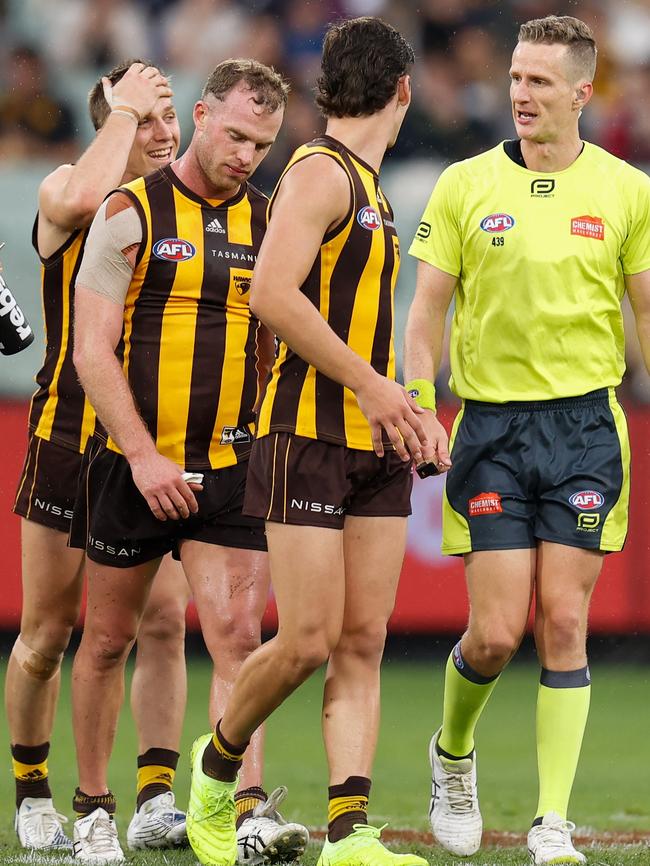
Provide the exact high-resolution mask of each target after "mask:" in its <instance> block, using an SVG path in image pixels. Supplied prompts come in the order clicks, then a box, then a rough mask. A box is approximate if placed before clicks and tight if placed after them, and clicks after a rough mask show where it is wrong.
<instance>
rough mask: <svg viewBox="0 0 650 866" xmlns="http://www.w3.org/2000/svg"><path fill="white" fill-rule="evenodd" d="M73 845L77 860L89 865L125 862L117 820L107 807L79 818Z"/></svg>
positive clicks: (73, 833) (73, 829) (75, 825)
mask: <svg viewBox="0 0 650 866" xmlns="http://www.w3.org/2000/svg"><path fill="white" fill-rule="evenodd" d="M72 846H73V847H72V852H73V856H74V858H75V860H78V861H79V862H80V863H85V864H87V866H108V864H112V863H124V853H123V851H122V849H121V847H120V843H119V840H118V838H117V827H116V826H115V821H114V820H113V818H112V817H111V816H110V815H109V814H108V812H107V811H106V810H105V809H95V811H94V812H91V813H90V815H84V817H83V818H77V820H76V821H75V822H74V826H73V828H72Z"/></svg>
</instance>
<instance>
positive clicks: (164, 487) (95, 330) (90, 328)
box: [74, 193, 201, 520]
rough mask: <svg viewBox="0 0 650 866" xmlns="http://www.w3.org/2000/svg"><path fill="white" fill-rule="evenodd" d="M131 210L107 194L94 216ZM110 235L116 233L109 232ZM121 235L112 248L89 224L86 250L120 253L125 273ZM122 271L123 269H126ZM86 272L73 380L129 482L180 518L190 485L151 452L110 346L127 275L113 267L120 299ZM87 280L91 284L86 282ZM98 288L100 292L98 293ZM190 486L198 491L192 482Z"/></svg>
mask: <svg viewBox="0 0 650 866" xmlns="http://www.w3.org/2000/svg"><path fill="white" fill-rule="evenodd" d="M127 208H131V209H132V207H131V203H130V201H129V199H127V198H126V196H124V195H123V194H121V193H116V194H115V195H113V196H111V198H110V199H109V201H108V204H107V207H106V209H105V210H104V209H103V208H100V210H99V212H98V214H97V217H96V220H110V219H112V218H114V217H116V216H118V215H122V216H123V215H124V212H125V211H126V210H127ZM115 236H118V233H117V232H115ZM128 240H129V238H127V237H125V236H122V237H121V238H120V239H119V244H123V245H124V246H119V248H118V249H117V251H116V249H115V242H116V240H115V237H114V235H111V233H110V232H109V231H107V230H106V229H105V228H104V227H102V226H100V225H97V226H96V225H95V223H93V227H92V228H91V233H90V235H89V237H88V242H87V250H89V249H92V251H93V252H94V253H95V254H96V255H98V256H99V257H101V258H105V259H108V260H114V259H115V255H116V252H117V253H118V254H119V253H121V254H122V255H123V257H124V260H125V262H126V263H128V266H129V267H130V269H131V271H132V269H133V265H134V262H135V257H136V254H137V252H138V249H139V240H138V241H137V242H135V243H128ZM126 270H127V271H128V267H127V268H126ZM90 274H92V271H89V270H87V271H86V272H85V273H84V267H83V265H82V268H81V270H80V278H79V281H78V282H77V285H76V292H75V345H74V364H75V367H76V369H77V373H78V374H79V380H80V381H81V384H82V386H83V388H84V391H85V392H86V395H87V396H88V399H89V400H90V402H91V403H92V405H93V407H94V409H95V411H96V412H97V416H98V417H99V419H100V421H101V422H102V424H103V425H104V426H105V428H106V430H107V432H108V433H109V434H110V436H111V437H112V438H113V439H114V440H115V442H116V443H117V445H118V447H119V448H120V450H121V451H122V453H123V454H124V456H125V457H126V459H127V460H128V462H129V465H130V467H131V472H132V474H133V481H134V482H135V484H136V486H137V488H138V490H139V491H140V493H142V495H143V496H144V498H145V499H146V500H147V503H148V505H149V507H150V508H151V510H152V512H153V513H154V515H155V516H156V517H157V518H158V519H159V520H166V519H167V518H168V517H169V518H171V519H174V520H175V519H178V518H179V517H182V518H186V517H188V516H189V513H190V512H193V513H196V512H197V511H198V504H197V502H196V499H195V497H194V494H193V492H192V489H191V488H190V487H189V486H188V484H187V483H186V482H185V481H184V480H183V478H182V469H181V468H180V467H178V466H177V465H176V464H175V463H173V462H172V461H171V460H169V459H168V458H166V457H163V456H162V455H161V454H159V453H158V451H157V450H156V446H155V443H154V441H153V439H152V437H151V435H150V433H149V431H148V430H147V428H146V427H145V425H144V423H143V421H142V419H141V417H140V414H139V412H138V409H137V407H136V404H135V400H134V398H133V394H132V392H131V389H130V387H129V384H128V382H127V380H126V377H125V376H124V372H123V370H122V366H121V364H120V362H119V361H118V359H117V356H116V355H115V350H116V348H117V345H118V343H119V341H120V337H121V336H122V327H123V320H124V301H123V298H124V297H125V295H126V288H128V282H129V278H128V275H125V274H124V269H123V270H122V272H119V271H118V270H116V272H115V276H114V279H115V283H116V284H118V285H119V284H120V283H121V284H122V285H123V286H124V290H123V293H122V301H121V302H120V297H119V294H118V290H117V289H116V290H115V291H114V294H113V296H110V295H107V294H106V293H105V291H104V290H103V287H102V288H101V289H100V285H99V280H98V281H97V282H95V281H94V280H92V277H91V276H89V275H90ZM91 280H92V282H91ZM100 292H101V293H100ZM196 489H201V488H200V486H198V485H197V488H196Z"/></svg>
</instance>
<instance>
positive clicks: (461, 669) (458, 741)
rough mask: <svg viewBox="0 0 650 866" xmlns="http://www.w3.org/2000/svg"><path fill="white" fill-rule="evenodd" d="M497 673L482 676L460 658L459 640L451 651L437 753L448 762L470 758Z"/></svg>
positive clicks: (446, 672)
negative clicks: (478, 724) (479, 721)
mask: <svg viewBox="0 0 650 866" xmlns="http://www.w3.org/2000/svg"><path fill="white" fill-rule="evenodd" d="M498 678H499V674H495V675H494V676H492V677H484V676H483V675H482V674H479V673H478V671H475V670H474V669H473V668H472V667H471V666H470V665H469V664H468V663H467V662H466V661H465V659H464V658H463V653H462V652H461V648H460V641H458V643H457V644H456V646H455V647H454V648H453V650H452V651H451V653H450V655H449V658H448V659H447V667H446V669H445V697H444V704H443V711H442V731H441V733H440V736H439V737H438V746H439V749H440V752H441V753H442V754H445V755H446V756H447V757H449V758H451V759H459V758H461V757H465V756H468V755H471V753H472V751H473V749H474V730H475V729H476V723H477V722H478V720H479V718H480V715H481V713H482V712H483V708H484V707H485V705H486V704H487V702H488V699H489V697H490V695H491V694H492V691H493V689H494V687H495V685H496V683H497V680H498Z"/></svg>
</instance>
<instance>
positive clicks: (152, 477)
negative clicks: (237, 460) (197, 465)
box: [130, 451, 203, 520]
mask: <svg viewBox="0 0 650 866" xmlns="http://www.w3.org/2000/svg"><path fill="white" fill-rule="evenodd" d="M130 466H131V474H132V476H133V481H134V483H135V486H136V487H137V488H138V490H139V491H140V493H141V494H142V495H143V496H144V498H145V499H146V501H147V505H148V506H149V508H150V509H151V511H152V513H153V514H154V516H155V517H157V518H158V520H181V519H182V520H185V519H186V518H188V517H189V516H190V514H196V513H197V511H198V510H199V506H198V503H197V501H196V497H195V496H194V493H193V490H202V489H203V487H202V485H200V484H195V483H194V482H192V486H191V487H190V485H189V484H188V483H187V482H186V481H185V480H184V479H183V471H182V469H180V468H179V467H178V466H177V465H176V464H175V463H174V462H172V461H171V460H169V459H168V458H167V457H163V456H162V454H159V453H158V452H157V451H153V452H151V453H150V454H147V455H146V456H145V457H141V458H138V459H132V460H131V461H130Z"/></svg>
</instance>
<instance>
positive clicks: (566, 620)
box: [544, 608, 585, 653]
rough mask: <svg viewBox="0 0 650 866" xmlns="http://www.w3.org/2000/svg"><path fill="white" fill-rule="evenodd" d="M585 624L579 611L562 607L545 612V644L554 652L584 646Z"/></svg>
mask: <svg viewBox="0 0 650 866" xmlns="http://www.w3.org/2000/svg"><path fill="white" fill-rule="evenodd" d="M584 643H585V626H584V622H583V619H582V617H581V616H580V612H579V611H573V610H570V609H561V608H558V609H557V610H553V611H545V613H544V645H545V646H546V647H548V648H549V649H552V651H553V652H554V653H561V652H563V651H573V650H575V649H576V648H577V647H584Z"/></svg>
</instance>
